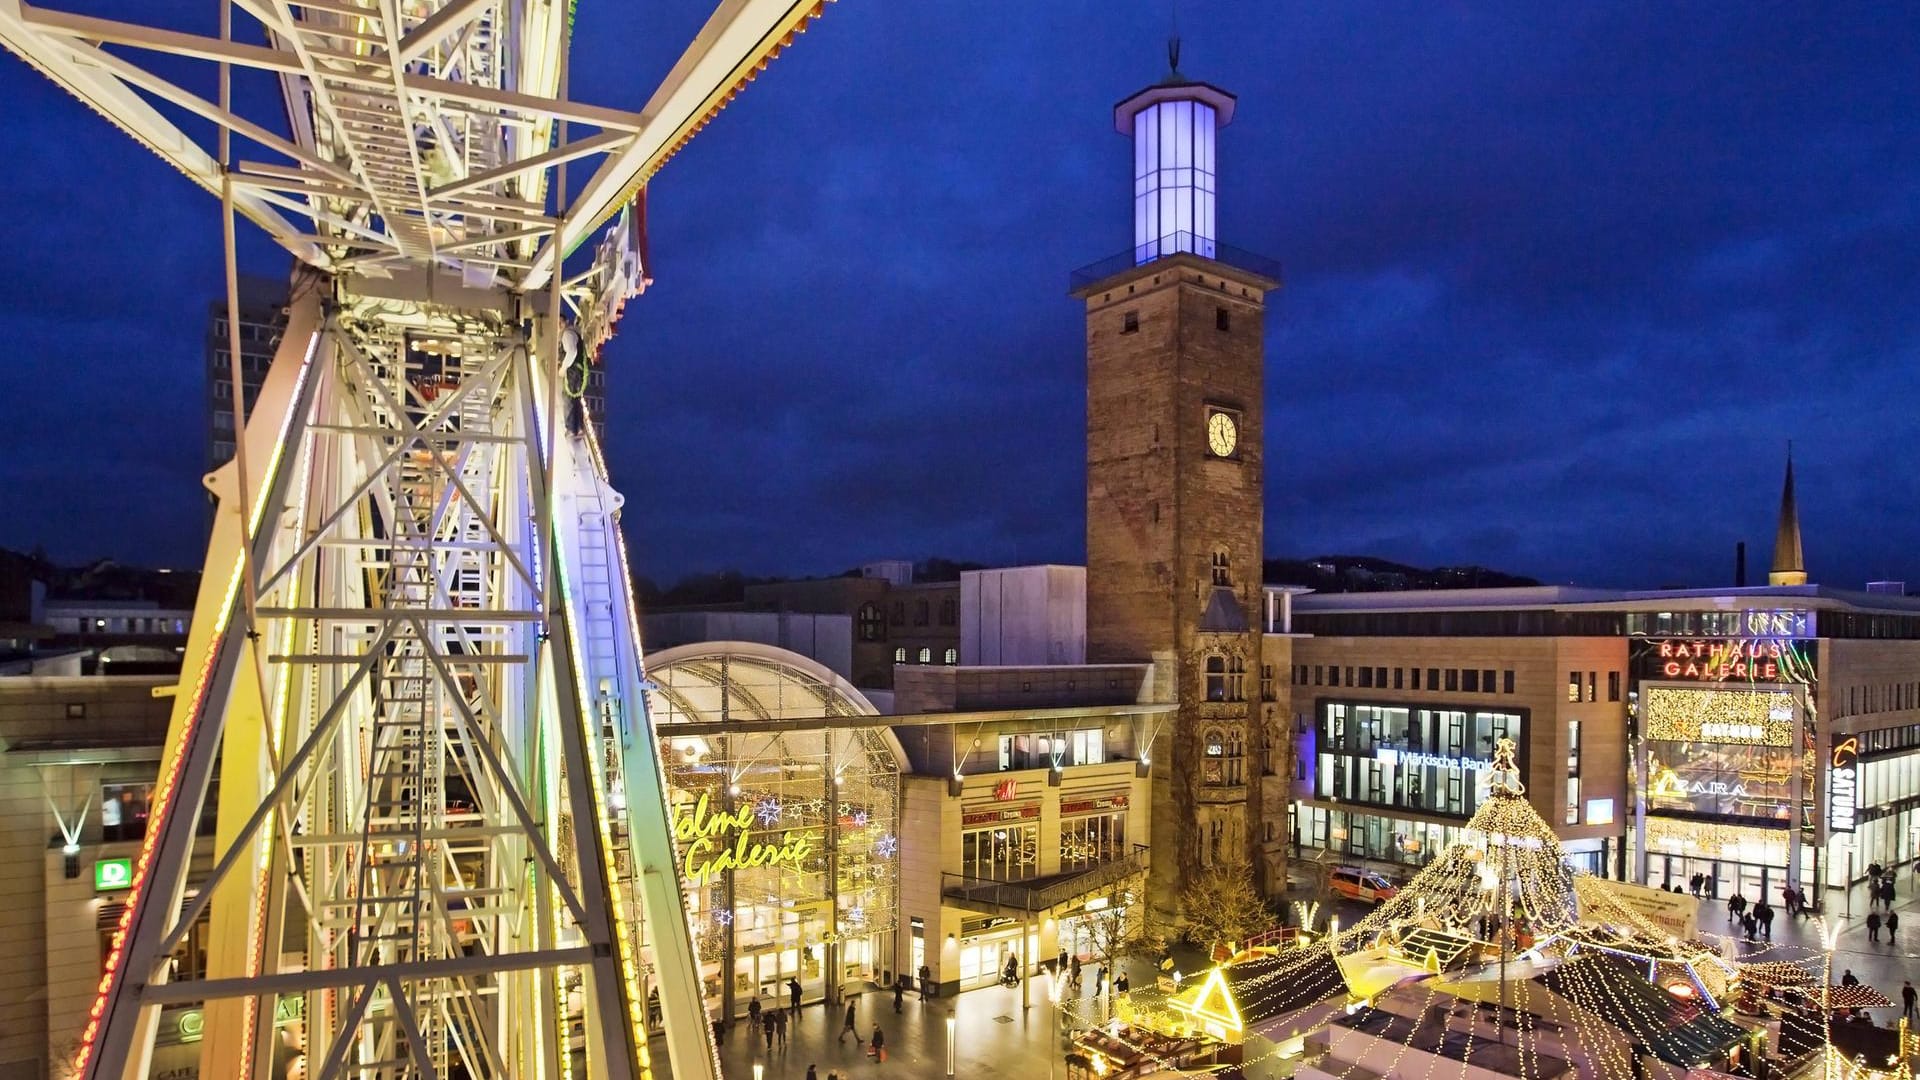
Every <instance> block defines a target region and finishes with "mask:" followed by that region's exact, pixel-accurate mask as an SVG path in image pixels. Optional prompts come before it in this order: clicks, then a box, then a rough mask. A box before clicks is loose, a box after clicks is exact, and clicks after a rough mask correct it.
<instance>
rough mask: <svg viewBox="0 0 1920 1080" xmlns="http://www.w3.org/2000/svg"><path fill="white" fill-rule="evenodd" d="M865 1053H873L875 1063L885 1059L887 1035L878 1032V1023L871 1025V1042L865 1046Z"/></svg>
mask: <svg viewBox="0 0 1920 1080" xmlns="http://www.w3.org/2000/svg"><path fill="white" fill-rule="evenodd" d="M867 1053H869V1054H872V1055H873V1063H874V1064H875V1065H878V1064H880V1063H881V1062H883V1061H885V1060H887V1037H886V1036H885V1035H883V1034H881V1033H880V1025H879V1024H875V1025H873V1042H872V1043H871V1044H870V1045H869V1046H868V1047H867Z"/></svg>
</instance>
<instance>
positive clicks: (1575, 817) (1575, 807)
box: [1567, 776, 1580, 825]
mask: <svg viewBox="0 0 1920 1080" xmlns="http://www.w3.org/2000/svg"><path fill="white" fill-rule="evenodd" d="M1579 823H1580V778H1579V777H1577V776H1569V777H1567V824H1569V825H1578V824H1579Z"/></svg>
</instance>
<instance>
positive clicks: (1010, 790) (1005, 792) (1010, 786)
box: [993, 780, 1020, 802]
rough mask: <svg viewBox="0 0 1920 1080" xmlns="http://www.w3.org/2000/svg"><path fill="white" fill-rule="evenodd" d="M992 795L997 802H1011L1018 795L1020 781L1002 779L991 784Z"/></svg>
mask: <svg viewBox="0 0 1920 1080" xmlns="http://www.w3.org/2000/svg"><path fill="white" fill-rule="evenodd" d="M993 797H994V799H996V800H997V801H999V802H1012V801H1013V800H1015V799H1017V798H1019V797H1020V781H1018V780H1002V781H1000V782H999V783H997V784H995V785H993Z"/></svg>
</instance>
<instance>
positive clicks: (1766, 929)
mask: <svg viewBox="0 0 1920 1080" xmlns="http://www.w3.org/2000/svg"><path fill="white" fill-rule="evenodd" d="M1753 917H1754V918H1756V919H1758V920H1760V932H1761V933H1763V934H1765V935H1766V937H1767V940H1768V941H1772V940H1773V905H1771V904H1769V903H1767V902H1766V901H1765V900H1764V899H1763V900H1761V901H1760V902H1759V903H1758V904H1756V905H1754V908H1753Z"/></svg>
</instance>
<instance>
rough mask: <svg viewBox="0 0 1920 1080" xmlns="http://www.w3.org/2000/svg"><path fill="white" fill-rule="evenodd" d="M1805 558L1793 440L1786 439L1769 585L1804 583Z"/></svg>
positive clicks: (1805, 581) (1805, 579) (1768, 579)
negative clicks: (1795, 489) (1795, 492)
mask: <svg viewBox="0 0 1920 1080" xmlns="http://www.w3.org/2000/svg"><path fill="white" fill-rule="evenodd" d="M1806 583H1807V560H1806V556H1805V554H1803V553H1802V551H1801V547H1800V508H1799V506H1798V505H1797V504H1796V503H1795V501H1794V497H1793V440H1791V439H1789V440H1787V478H1786V482H1785V483H1784V484H1782V485H1781V488H1780V524H1779V527H1778V528H1777V529H1775V531H1774V534H1773V569H1771V570H1770V571H1768V573H1767V584H1769V585H1805V584H1806Z"/></svg>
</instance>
